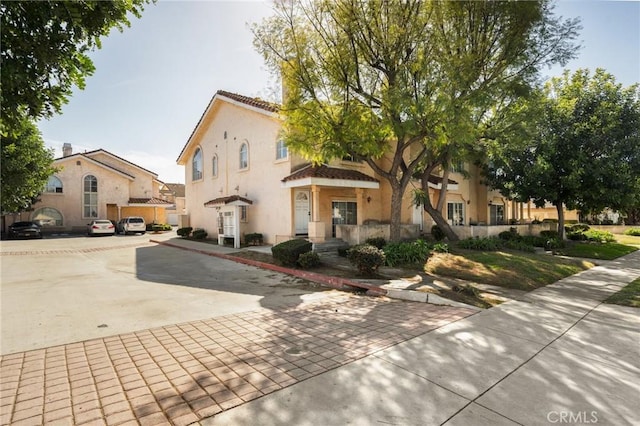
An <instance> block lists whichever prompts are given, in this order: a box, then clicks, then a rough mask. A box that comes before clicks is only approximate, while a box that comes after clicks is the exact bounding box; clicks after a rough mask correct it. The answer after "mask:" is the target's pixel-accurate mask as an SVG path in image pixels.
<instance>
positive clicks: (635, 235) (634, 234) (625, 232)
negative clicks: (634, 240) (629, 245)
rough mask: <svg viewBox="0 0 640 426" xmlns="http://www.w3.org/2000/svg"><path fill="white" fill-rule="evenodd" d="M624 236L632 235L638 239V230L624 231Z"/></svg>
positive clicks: (639, 232) (639, 235)
mask: <svg viewBox="0 0 640 426" xmlns="http://www.w3.org/2000/svg"><path fill="white" fill-rule="evenodd" d="M624 235H632V236H634V237H640V228H630V229H627V230H626V231H624Z"/></svg>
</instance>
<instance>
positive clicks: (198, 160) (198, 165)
mask: <svg viewBox="0 0 640 426" xmlns="http://www.w3.org/2000/svg"><path fill="white" fill-rule="evenodd" d="M200 179H202V150H201V149H200V148H198V149H196V152H195V154H193V159H192V160H191V180H200Z"/></svg>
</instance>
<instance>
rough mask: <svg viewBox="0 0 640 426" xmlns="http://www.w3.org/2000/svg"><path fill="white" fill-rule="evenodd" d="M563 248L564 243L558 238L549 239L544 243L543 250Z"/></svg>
mask: <svg viewBox="0 0 640 426" xmlns="http://www.w3.org/2000/svg"><path fill="white" fill-rule="evenodd" d="M564 246H565V243H564V241H562V240H561V239H560V238H551V239H548V240H547V241H546V242H545V243H544V248H545V249H547V250H555V249H559V248H564Z"/></svg>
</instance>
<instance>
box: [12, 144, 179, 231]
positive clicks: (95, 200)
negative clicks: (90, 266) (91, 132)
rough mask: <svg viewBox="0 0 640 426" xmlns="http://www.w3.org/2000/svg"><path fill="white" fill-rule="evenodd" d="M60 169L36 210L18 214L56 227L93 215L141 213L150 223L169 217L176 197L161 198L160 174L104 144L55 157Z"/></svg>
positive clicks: (67, 148)
mask: <svg viewBox="0 0 640 426" xmlns="http://www.w3.org/2000/svg"><path fill="white" fill-rule="evenodd" d="M53 165H54V167H56V168H58V169H59V171H58V172H56V173H55V174H54V175H53V176H51V177H50V178H49V181H48V183H47V185H46V187H45V188H44V191H43V192H42V194H41V196H40V201H38V202H37V203H36V204H34V205H33V208H32V211H30V212H24V213H21V214H20V215H19V217H18V218H15V220H16V221H17V220H33V221H35V222H38V223H40V224H41V225H42V226H44V227H45V229H46V230H49V231H51V232H63V231H64V232H82V231H85V230H86V225H87V223H88V222H89V221H90V220H92V219H110V220H114V221H117V220H119V219H120V218H122V217H126V216H142V217H143V218H144V219H145V221H146V222H147V223H152V222H156V223H165V222H166V215H165V209H166V208H167V207H169V206H171V205H172V204H173V203H171V202H169V201H165V200H162V199H161V198H160V186H161V185H162V182H161V181H160V180H158V175H157V174H156V173H154V172H152V171H149V170H147V169H145V168H143V167H140V166H138V165H136V164H133V163H131V162H129V161H127V160H125V159H124V158H121V157H118V156H117V155H114V154H112V153H110V152H108V151H106V150H104V149H98V150H95V151H90V152H83V153H75V154H74V153H73V152H72V147H71V145H70V144H68V143H65V144H64V146H63V156H62V157H60V158H56V159H55V160H54V161H53Z"/></svg>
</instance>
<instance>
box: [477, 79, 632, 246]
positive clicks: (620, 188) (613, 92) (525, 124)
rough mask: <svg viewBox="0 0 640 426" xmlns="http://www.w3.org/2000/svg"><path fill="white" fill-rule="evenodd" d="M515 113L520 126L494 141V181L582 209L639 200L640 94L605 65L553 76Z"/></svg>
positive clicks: (520, 194) (522, 195) (490, 171)
mask: <svg viewBox="0 0 640 426" xmlns="http://www.w3.org/2000/svg"><path fill="white" fill-rule="evenodd" d="M512 113H513V114H515V115H517V116H518V119H517V120H514V121H517V122H519V123H520V126H517V127H513V128H512V129H511V131H507V132H504V133H502V134H501V135H500V137H498V138H496V139H495V140H493V141H492V142H490V143H489V162H488V163H487V164H486V173H487V178H488V180H489V182H490V184H491V185H492V186H493V187H495V188H498V189H500V190H501V191H502V192H503V193H504V194H505V195H508V196H510V197H512V198H514V199H516V200H519V201H527V200H533V202H534V203H535V204H536V205H538V206H542V205H543V204H544V203H546V202H549V203H552V204H553V205H554V206H556V208H557V209H558V217H559V218H560V221H559V222H560V223H559V224H558V231H559V232H560V234H561V235H563V232H564V223H563V214H562V209H563V206H566V207H567V208H570V209H578V210H580V211H581V212H583V213H593V212H600V211H602V210H603V209H604V208H606V207H608V208H612V209H617V210H626V209H630V208H632V207H633V206H634V205H638V201H639V200H640V91H639V90H638V85H633V86H631V87H628V88H623V87H622V86H621V85H620V84H617V83H616V81H615V78H614V77H613V76H612V75H611V74H609V73H607V72H605V71H604V70H602V69H597V70H596V71H595V73H594V74H593V75H591V73H590V72H589V71H588V70H578V71H576V72H575V73H573V74H570V73H569V72H568V71H566V72H565V73H564V74H563V76H562V77H558V78H553V79H551V80H550V81H549V82H548V83H547V84H546V86H545V88H544V90H542V91H541V92H540V93H539V94H538V96H536V97H534V98H529V99H526V100H525V99H523V100H521V101H520V102H519V103H518V104H517V105H514V108H513V110H512Z"/></svg>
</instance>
